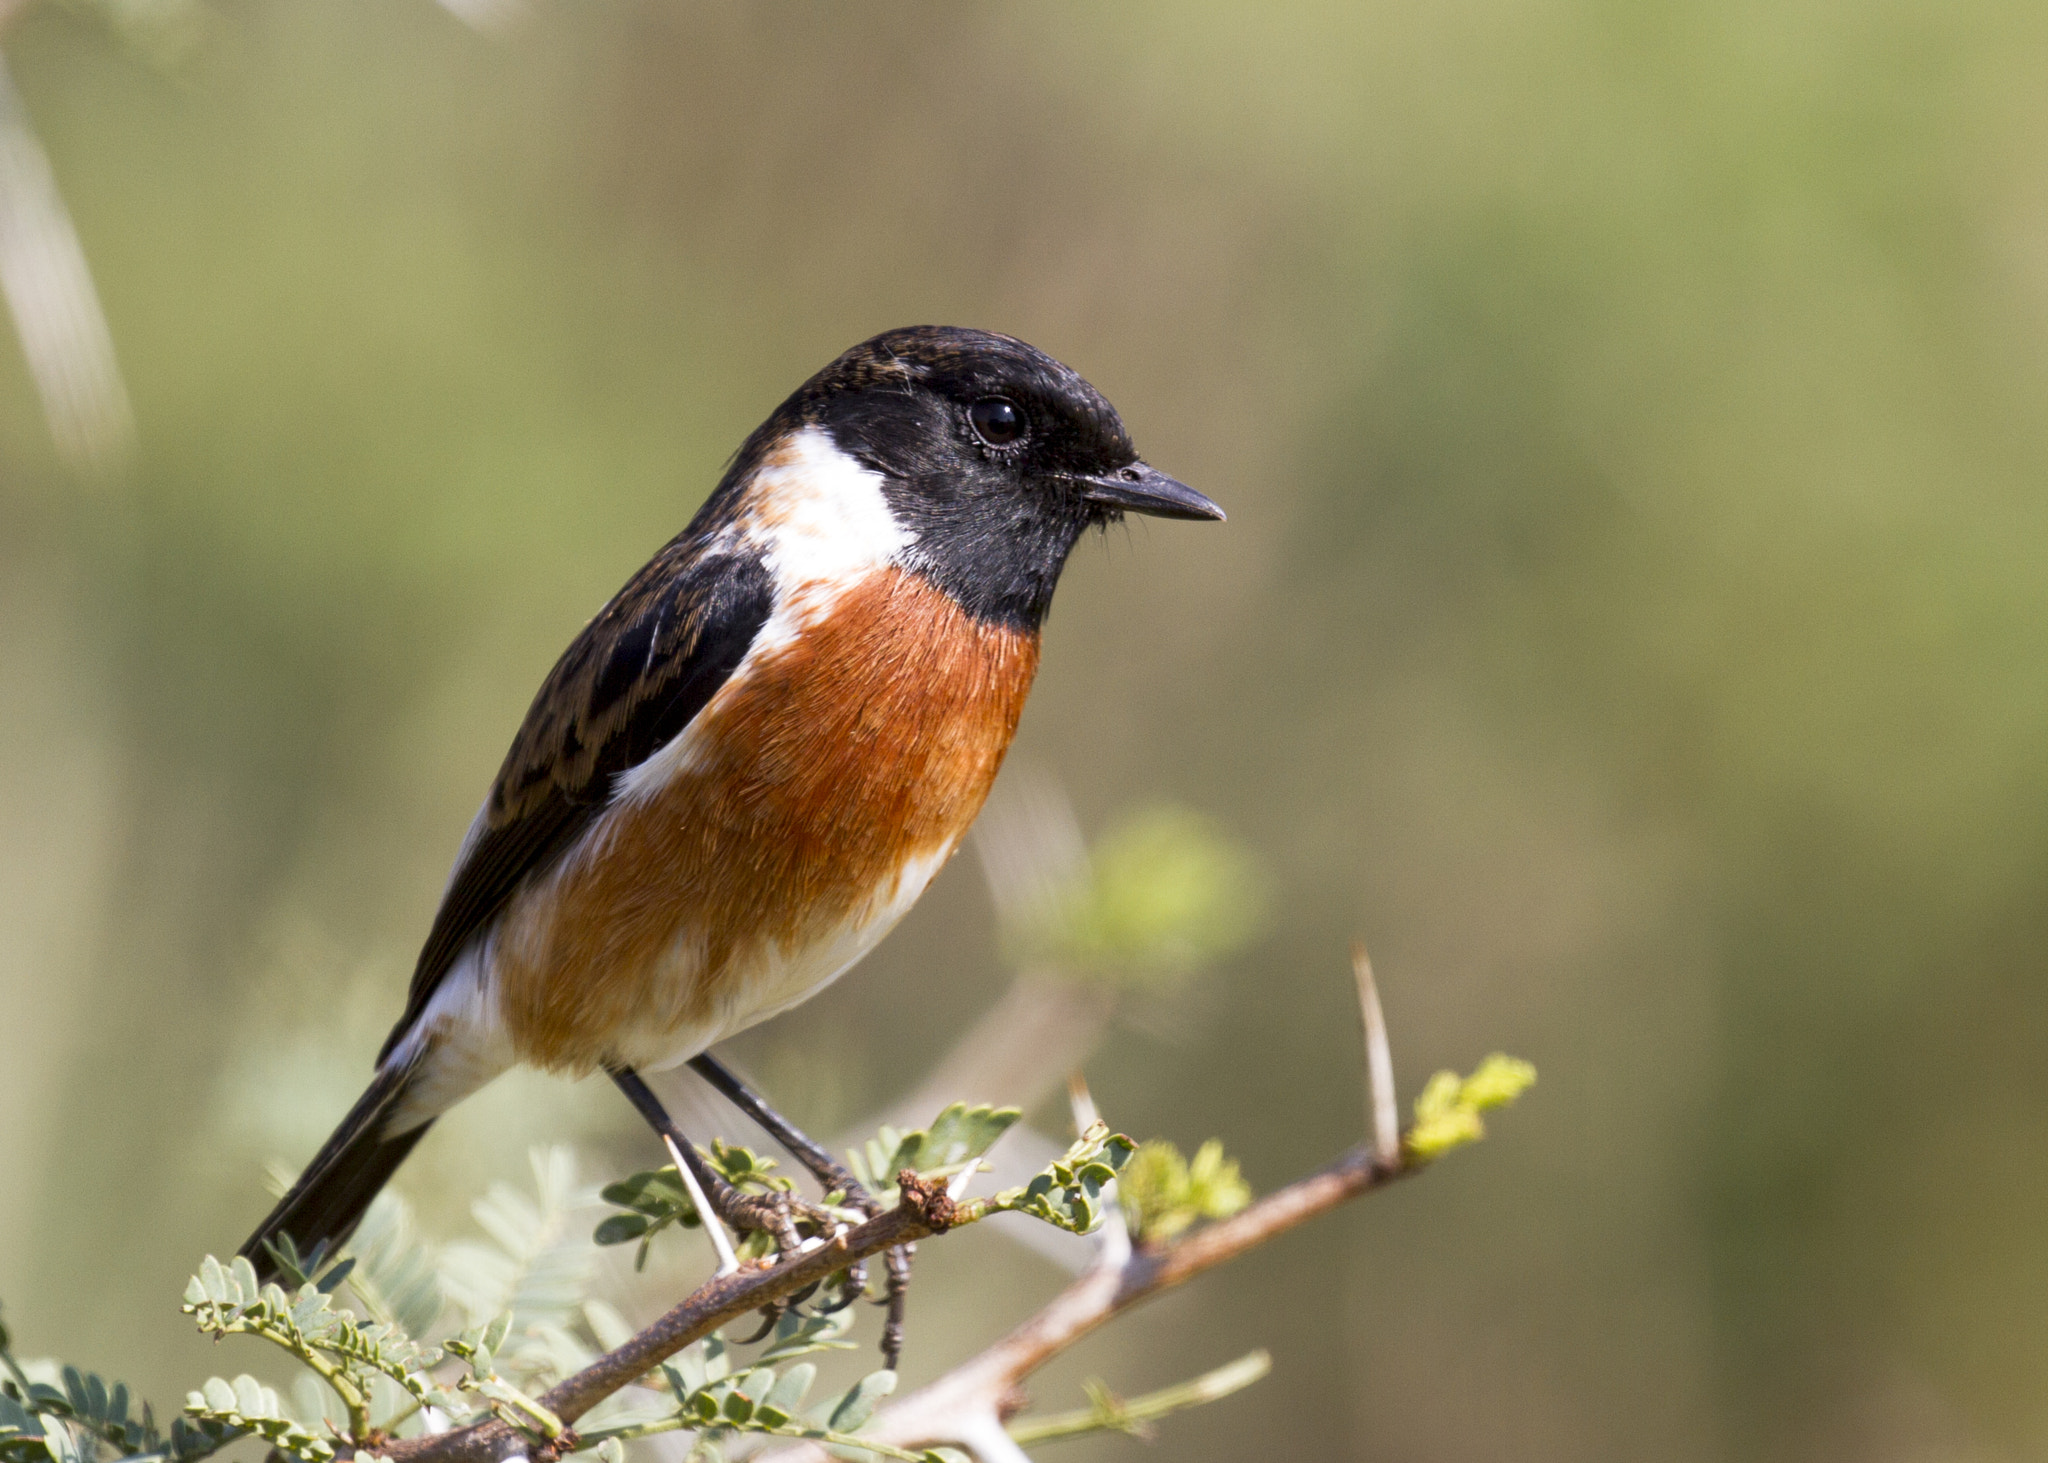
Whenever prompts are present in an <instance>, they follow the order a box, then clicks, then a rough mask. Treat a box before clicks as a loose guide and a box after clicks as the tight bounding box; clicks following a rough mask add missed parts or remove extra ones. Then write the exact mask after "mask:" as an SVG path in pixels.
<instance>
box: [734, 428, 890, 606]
mask: <svg viewBox="0 0 2048 1463" xmlns="http://www.w3.org/2000/svg"><path fill="white" fill-rule="evenodd" d="M747 499H748V508H747V512H746V516H745V518H744V519H743V520H742V522H743V523H744V525H745V532H746V534H747V536H748V537H749V538H750V539H752V540H753V542H754V543H755V545H757V546H758V547H759V549H760V551H761V556H762V558H763V559H765V560H766V561H767V564H768V568H769V570H770V571H771V572H772V573H773V574H774V575H775V582H776V585H777V587H778V588H779V589H781V590H782V591H783V592H784V593H785V594H787V593H789V592H790V591H792V590H795V589H796V588H798V587H799V586H801V585H805V584H812V583H817V582H818V581H825V582H827V583H830V582H831V581H834V580H839V581H844V580H847V579H854V578H859V577H861V576H863V575H865V574H867V573H868V572H869V571H871V570H874V569H878V568H880V567H881V566H883V565H884V564H887V563H889V562H890V561H891V560H893V559H895V558H896V557H897V556H898V555H899V554H901V553H902V551H903V550H904V549H906V548H908V547H909V546H910V544H911V542H912V541H913V536H912V535H911V534H910V533H908V532H907V531H906V530H905V529H904V528H903V526H902V525H901V524H899V523H897V521H896V518H895V515H894V514H892V513H890V511H889V503H888V500H887V499H886V498H884V497H883V496H882V475H881V474H880V473H878V472H875V471H873V470H872V469H870V468H865V467H862V466H861V465H860V464H859V463H858V462H855V461H854V460H853V459H852V458H851V457H849V456H847V455H846V454H845V453H844V452H842V451H840V450H839V448H838V446H837V444H835V443H834V442H833V440H832V437H831V435H830V434H829V433H828V432H826V431H825V429H824V428H822V427H805V428H804V429H803V430H802V431H800V432H797V433H796V434H795V435H793V436H792V437H790V438H789V440H788V441H787V442H785V443H784V444H783V445H782V446H781V447H780V448H778V449H777V450H776V451H775V453H774V454H773V455H772V456H770V457H769V459H768V460H767V462H765V463H763V464H762V466H761V469H760V470H759V471H758V472H756V473H755V474H754V480H753V482H752V483H751V484H750V485H749V487H748V491H747Z"/></svg>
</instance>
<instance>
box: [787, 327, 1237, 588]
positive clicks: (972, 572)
mask: <svg viewBox="0 0 2048 1463" xmlns="http://www.w3.org/2000/svg"><path fill="white" fill-rule="evenodd" d="M806 426H808V427H819V428H822V429H824V431H825V432H827V433H828V434H829V435H830V436H831V438H832V441H833V443H834V444H835V445H836V446H837V448H838V449H839V451H841V452H843V453H845V454H846V455H847V456H848V457H850V458H852V459H854V461H856V462H858V463H859V464H860V465H861V466H862V467H865V468H868V469H870V470H872V471H874V472H876V473H878V474H879V475H880V476H881V478H882V491H883V494H884V496H885V498H886V500H887V502H888V506H889V511H890V513H891V514H892V516H894V518H895V519H896V521H897V522H898V523H899V524H901V525H902V527H903V528H904V529H905V530H906V531H907V532H908V534H909V535H910V536H911V537H912V539H913V543H912V546H911V548H910V549H909V550H908V551H907V553H906V556H905V557H906V562H907V563H908V565H909V567H911V568H913V569H915V570H917V571H918V572H919V573H921V574H923V575H925V576H926V577H927V578H929V579H931V580H932V581H933V582H934V583H936V584H937V585H938V586H939V587H940V588H941V589H944V590H945V591H946V592H947V593H948V594H950V595H952V597H953V598H954V599H955V600H957V601H958V602H959V603H960V605H961V606H962V607H963V608H965V609H966V610H967V611H968V612H969V613H970V614H973V615H975V616H976V617H977V618H980V619H983V620H988V621H993V622H998V623H1002V624H1007V625H1012V626H1014V627H1016V628H1019V629H1036V628H1037V626H1038V624H1039V623H1040V622H1041V621H1042V620H1043V619H1044V618H1045V612H1046V610H1047V608H1048V607H1049V606H1050V604H1051V601H1052V591H1053V586H1054V584H1055V583H1057V581H1058V579H1059V575H1060V570H1061V569H1062V568H1063V567H1064V566H1065V564H1066V561H1067V554H1068V552H1069V551H1070V550H1071V549H1072V548H1073V546H1074V542H1075V540H1076V539H1078V538H1079V537H1080V535H1081V533H1082V531H1083V530H1084V529H1087V528H1090V527H1094V526H1097V525H1101V524H1106V523H1110V522H1113V521H1115V520H1116V519H1118V518H1120V517H1121V516H1122V515H1123V514H1124V513H1126V512H1130V513H1148V514H1153V515H1156V516H1159V517H1165V518H1209V519H1220V518H1222V517H1223V510H1222V509H1220V508H1218V507H1217V506H1216V505H1215V504H1214V503H1212V502H1210V501H1209V500H1208V499H1207V498H1205V497H1203V496H1202V495H1201V494H1200V493H1197V492H1196V491H1195V490H1194V489H1192V488H1190V487H1187V486H1185V485H1184V484H1181V483H1178V482H1176V481H1174V480H1173V479H1172V478H1170V477H1168V476H1166V474H1164V473H1162V472H1158V471H1155V470H1154V469H1153V468H1151V467H1148V466H1147V465H1146V464H1145V463H1143V462H1141V461H1139V459H1138V453H1137V450H1136V449H1135V448H1134V447H1132V445H1131V438H1130V434H1129V433H1128V432H1126V431H1125V430H1124V424H1123V421H1122V419H1121V418H1119V417H1118V416H1117V414H1116V409H1115V408H1114V407H1112V406H1111V405H1110V404H1109V403H1108V402H1107V401H1104V400H1103V399H1102V394H1101V393H1100V392H1098V391H1097V390H1096V389H1095V388H1094V387H1093V386H1090V385H1089V384H1088V383H1087V382H1086V381H1084V380H1082V379H1081V377H1080V376H1079V375H1077V374H1076V373H1075V372H1073V371H1072V370H1070V369H1068V368H1067V367H1066V366H1063V365H1061V364H1060V363H1059V362H1058V361H1056V360H1054V359H1053V358H1052V357H1051V356H1048V355H1046V354H1045V352H1043V351H1041V350H1038V349H1036V348H1035V347H1033V346H1029V345H1026V344H1025V343H1024V342H1023V341H1021V340H1017V339H1015V338H1013V337H1011V336H1007V335H996V334H992V333H990V332H988V331H984V330H964V329H957V328H953V327H946V326H913V327H910V328H908V329H903V330H892V331H889V332H887V333H886V334H883V335H878V336H876V337H875V338H874V339H872V340H869V341H864V342H863V343H861V344H860V345H857V346H855V347H854V348H853V349H852V350H850V351H848V352H846V354H844V355H842V356H841V357H840V358H839V359H838V360H836V361H834V362H833V363H832V364H831V365H829V366H827V367H826V368H825V369H824V370H822V371H820V372H819V373H818V374H817V375H816V376H813V377H812V378H811V379H810V380H809V381H807V382H806V383H804V385H803V386H802V387H801V388H800V389H799V390H798V391H797V393H796V394H795V395H794V396H792V397H791V398H790V399H789V400H788V401H787V402H785V403H784V404H783V406H782V408H781V409H780V410H779V411H777V413H776V414H775V417H774V418H771V420H770V422H769V424H768V427H767V428H766V429H765V430H769V431H775V430H777V429H779V430H780V431H782V432H788V431H791V430H796V429H800V428H801V427H806Z"/></svg>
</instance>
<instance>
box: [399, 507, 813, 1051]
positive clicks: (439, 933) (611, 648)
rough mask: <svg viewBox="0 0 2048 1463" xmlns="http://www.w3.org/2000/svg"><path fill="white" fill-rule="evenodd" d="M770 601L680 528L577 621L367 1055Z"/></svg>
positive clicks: (664, 734) (694, 709)
mask: <svg viewBox="0 0 2048 1463" xmlns="http://www.w3.org/2000/svg"><path fill="white" fill-rule="evenodd" d="M774 601H775V588H774V581H773V579H772V577H771V575H770V573H769V571H768V569H767V567H766V566H765V565H764V564H763V563H762V562H761V561H760V559H758V558H756V557H752V556H748V555H745V554H739V555H735V554H732V553H730V552H721V551H720V550H719V549H718V548H717V546H716V542H715V540H712V539H711V538H710V537H709V536H707V535H701V534H690V533H686V534H685V535H683V536H682V537H681V538H678V539H677V540H675V541H674V542H673V543H671V544H669V545H668V546H667V547H666V548H664V549H663V550H662V551H661V553H659V554H657V555H656V556H655V557H654V560H653V561H652V562H651V563H649V564H648V565H647V567H646V568H644V569H642V570H641V571H640V572H639V573H638V574H636V575H634V576H633V579H632V582H631V583H629V584H628V585H627V586H626V587H625V588H624V589H622V590H620V591H619V593H618V594H617V596H616V597H614V598H613V600H612V602H611V603H610V604H608V605H606V606H605V607H604V609H603V610H601V611H600V612H599V613H598V615H597V618H595V619H594V620H592V621H591V622H590V623H589V624H588V625H587V626H585V627H584V630H583V633H582V634H580V635H578V636H577V637H576V639H575V641H574V642H573V643H572V644H571V645H570V646H569V648H568V649H567V650H566V651H564V652H563V654H562V658H561V659H560V660H559V661H557V662H556V663H555V668H554V670H553V671H551V672H550V673H549V675H548V678H547V681H546V682H545V683H544V684H543V685H542V686H541V689H540V694H539V695H537V696H536V697H534V701H533V705H532V707H531V708H529V709H528V711H527V713H526V721H525V723H524V724H523V725H522V726H521V727H520V729H519V735H518V737H517V738H515V739H514V741H513V743H512V750H511V751H510V752H509V753H508V754H507V755H506V758H505V765H504V766H503V767H502V768H500V769H499V772H498V778H497V781H496V782H495V783H493V784H492V786H491V793H490V797H489V799H488V800H487V801H486V802H485V804H484V809H483V812H482V813H481V814H479V815H478V820H477V827H476V829H475V830H474V831H473V833H472V834H471V836H470V839H469V841H468V843H467V844H466V845H465V846H464V848H463V852H462V855H461V858H460V861H459V862H458V863H457V865H456V868H455V872H454V874H453V875H452V876H451V877H450V879H449V881H448V890H447V893H446V894H444V895H443V896H442V899H441V908H440V912H439V913H438V914H436V915H435V916H434V927H433V929H432V930H431V931H430V932H429V934H428V935H427V942H426V945H425V947H424V948H423V949H421V951H420V958H419V964H418V965H417V966H416V967H415V968H414V970H413V977H412V989H411V992H410V994H409V995H408V997H407V999H406V1006H405V1014H404V1015H403V1016H401V1017H400V1018H399V1021H398V1024H397V1026H396V1027H394V1028H393V1029H392V1033H391V1036H390V1038H389V1039H388V1040H386V1042H385V1044H384V1050H383V1051H382V1052H381V1053H379V1055H378V1061H379V1062H380V1063H381V1062H382V1061H383V1060H384V1059H385V1058H386V1057H388V1056H389V1055H390V1054H391V1051H392V1049H393V1048H394V1047H395V1046H397V1045H398V1043H399V1042H400V1041H401V1040H402V1039H403V1038H404V1036H405V1034H406V1033H407V1032H408V1031H410V1030H411V1029H412V1025H413V1023H414V1022H415V1021H416V1020H418V1019H419V1016H420V1014H421V1012H423V1011H424V1010H425V1009H426V1007H427V1003H428V1001H429V1000H430V999H432V997H433V994H434V990H435V988H436V987H437V986H438V985H439V984H440V983H441V980H442V978H443V977H445V976H446V975H447V973H448V971H449V969H450V967H452V966H453V965H454V964H455V962H456V960H457V958H458V957H459V956H460V955H461V954H462V951H463V948H464V947H465V946H466V945H468V944H469V942H470V941H471V940H473V939H474V938H476V937H477V935H478V934H479V932H480V931H482V930H483V929H485V927H486V926H488V925H489V923H490V921H491V920H492V918H493V917H494V916H496V915H497V913H498V911H499V910H500V909H502V908H503V907H504V905H505V903H506V901H507V900H509V899H510V898H511V897H512V895H513V894H514V893H515V892H516V891H517V890H518V888H519V886H520V884H521V882H522V881H524V880H525V879H527V878H528V877H530V876H532V875H534V874H536V873H540V872H542V871H544V870H546V869H548V868H549V867H551V866H552V865H553V864H554V863H555V861H556V860H557V859H559V858H560V857H561V856H562V855H563V853H564V852H565V851H566V850H567V849H568V848H569V847H570V845H572V844H573V843H574V842H575V841H576V839H577V837H578V835H580V834H581V833H582V832H583V831H584V829H585V828H587V827H588V826H589V824H590V822H591V820H592V819H594V818H595V817H596V816H597V815H598V814H599V813H600V812H602V811H603V809H604V807H605V805H606V803H608V802H609V801H610V800H611V797H612V795H613V792H614V788H615V785H616V783H617V780H618V774H620V773H621V772H624V771H626V770H628V769H630V768H632V767H635V766H637V765H639V764H640V763H641V762H644V761H645V760H646V759H647V758H648V757H650V756H652V755H653V754H654V753H655V752H657V751H659V750H660V749H661V748H662V747H663V746H665V745H666V744H667V743H668V742H669V741H670V740H671V739H672V738H674V737H675V736H676V735H677V734H678V733H680V732H681V731H683V729H684V728H685V727H687V726H688V725H689V724H690V722H691V720H692V719H693V718H694V717H695V716H696V715H697V713H698V712H699V711H701V710H703V708H704V705H705V703H706V702H708V701H709V700H710V699H711V697H712V696H713V694H714V693H716V692H717V690H718V688H719V687H720V686H722V685H723V684H725V682H726V680H727V678H728V677H730V676H731V675H732V673H733V671H734V670H735V669H736V668H737V667H738V666H739V663H740V661H741V660H742V659H744V658H745V656H746V653H747V649H748V647H749V646H751V645H752V644H753V642H754V637H755V636H756V635H757V634H758V633H759V631H760V629H761V626H762V625H763V624H764V623H765V622H766V621H767V619H768V616H769V614H770V613H771V612H772V610H773V609H774Z"/></svg>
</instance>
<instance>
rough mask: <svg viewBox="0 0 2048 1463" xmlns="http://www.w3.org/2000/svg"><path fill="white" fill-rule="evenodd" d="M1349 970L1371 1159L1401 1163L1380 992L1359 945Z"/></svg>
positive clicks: (1398, 1113)
mask: <svg viewBox="0 0 2048 1463" xmlns="http://www.w3.org/2000/svg"><path fill="white" fill-rule="evenodd" d="M1351 970H1352V973H1353V974H1354V975H1356V976H1357V977H1358V1012H1359V1015H1360V1016H1361V1017H1363V1018H1364V1020H1365V1075H1366V1088H1367V1091H1368V1093H1369V1094H1370V1097H1371V1101H1370V1104H1369V1106H1368V1108H1367V1116H1369V1117H1370V1118H1371V1119H1372V1156H1373V1158H1374V1159H1375V1160H1377V1161H1378V1162H1379V1164H1380V1165H1381V1166H1382V1167H1385V1168H1392V1167H1393V1166H1394V1165H1395V1164H1397V1163H1399V1162H1400V1161H1401V1106H1400V1103H1399V1102H1398V1101H1397V1100H1396V1099H1395V1096H1394V1052H1393V1048H1392V1047H1391V1046H1390V1045H1389V1044H1388V1042H1387V1017H1386V1013H1385V1012H1383V1011H1382V1010H1380V990H1379V986H1378V985H1377V984H1375V983H1374V981H1373V978H1372V957H1371V956H1369V955H1367V954H1366V953H1365V945H1364V944H1363V943H1362V942H1361V943H1358V944H1354V945H1353V946H1352V947H1351Z"/></svg>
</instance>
